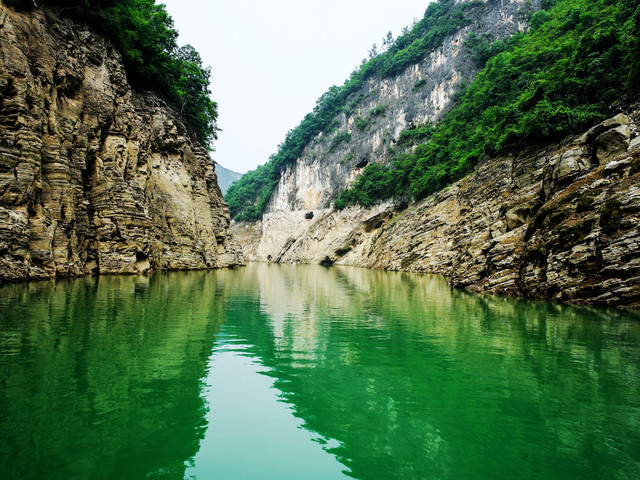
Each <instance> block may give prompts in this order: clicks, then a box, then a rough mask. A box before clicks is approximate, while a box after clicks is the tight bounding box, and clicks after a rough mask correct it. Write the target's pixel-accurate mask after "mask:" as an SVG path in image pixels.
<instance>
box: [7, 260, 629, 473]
mask: <svg viewBox="0 0 640 480" xmlns="http://www.w3.org/2000/svg"><path fill="white" fill-rule="evenodd" d="M0 478H3V479H11V480H13V479H65V480H68V479H145V478H151V479H153V478H166V479H183V478H197V479H200V480H204V479H223V480H226V479H233V480H235V479H239V480H245V479H261V480H264V479H267V480H268V479H279V480H280V479H296V480H306V479H338V478H356V479H362V480H365V479H366V480H369V479H372V480H373V479H384V480H389V479H402V480H411V479H442V480H444V479H491V480H496V479H563V480H566V479H580V480H588V479H629V480H632V479H639V478H640V315H639V314H637V313H629V312H620V311H615V310H602V309H587V308H577V307H571V306H566V305H554V304H549V303H542V302H530V301H523V300H514V299H505V298H498V297H491V296H482V295H473V294H469V293H465V292H461V291H457V290H452V289H450V288H449V287H448V286H447V285H446V282H445V281H444V280H443V279H442V278H439V277H433V276H419V275H411V274H404V273H390V272H376V271H368V270H362V269H356V268H344V267H330V268H325V267H321V266H300V265H299V266H290V265H266V264H255V265H249V266H247V267H244V268H239V269H235V270H220V271H212V272H178V273H171V274H158V275H154V276H150V277H136V276H118V277H100V278H82V279H77V280H71V281H57V282H53V281H51V282H32V283H28V284H19V285H5V286H2V287H0Z"/></svg>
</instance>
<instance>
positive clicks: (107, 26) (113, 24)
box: [43, 0, 217, 146]
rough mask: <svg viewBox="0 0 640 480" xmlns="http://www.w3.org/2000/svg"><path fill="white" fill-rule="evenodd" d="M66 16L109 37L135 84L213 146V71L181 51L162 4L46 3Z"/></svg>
mask: <svg viewBox="0 0 640 480" xmlns="http://www.w3.org/2000/svg"><path fill="white" fill-rule="evenodd" d="M43 3H45V4H48V5H51V6H57V7H60V8H59V12H60V14H62V15H66V16H69V17H72V18H74V19H75V20H77V21H80V22H84V23H86V24H88V25H90V26H92V27H93V28H95V29H96V30H97V31H98V32H100V33H101V34H103V35H105V36H106V37H108V38H109V39H110V40H111V42H112V43H113V45H114V46H115V47H116V49H117V50H118V51H119V52H120V53H121V55H122V59H123V62H124V65H125V68H126V70H127V74H128V77H129V80H130V81H131V82H132V84H134V85H137V86H140V87H144V88H151V89H153V90H155V91H156V92H157V93H159V94H161V95H162V96H164V97H166V98H167V100H168V101H169V103H171V104H172V105H173V106H174V107H175V108H176V109H177V110H178V112H179V113H180V115H181V116H182V118H183V119H184V121H185V123H186V124H187V125H188V126H189V127H190V128H191V129H192V130H193V132H194V133H195V134H196V136H197V138H198V140H199V141H200V142H201V143H202V144H203V145H205V146H209V142H210V141H211V139H212V138H216V126H215V121H216V118H217V105H216V103H215V102H213V101H212V100H211V99H210V97H209V95H210V93H211V92H210V91H209V77H210V74H211V71H210V69H209V68H203V67H202V61H201V59H200V55H199V54H198V52H197V51H196V50H195V49H194V48H193V47H192V46H190V45H186V46H184V47H181V48H178V46H177V43H176V39H177V36H178V32H177V31H176V30H175V29H174V28H173V20H172V19H171V17H170V16H169V14H168V13H167V12H166V10H165V8H164V5H156V4H155V0H44V2H43Z"/></svg>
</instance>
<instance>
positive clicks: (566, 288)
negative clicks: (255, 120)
mask: <svg viewBox="0 0 640 480" xmlns="http://www.w3.org/2000/svg"><path fill="white" fill-rule="evenodd" d="M438 5H443V6H448V8H449V9H450V10H448V13H447V15H451V14H452V12H455V11H461V10H460V9H461V8H462V6H463V5H467V6H466V7H465V9H464V10H462V14H463V15H464V16H465V18H466V20H465V21H466V22H468V23H466V24H463V25H459V26H458V27H457V30H455V31H454V32H453V33H451V32H448V33H447V34H445V35H444V36H443V37H442V39H440V43H439V44H438V47H436V48H435V49H434V50H433V51H428V52H426V53H424V52H423V56H422V57H421V58H420V59H419V60H418V61H417V62H416V63H409V64H407V65H404V66H403V70H401V71H400V73H397V72H393V74H392V75H391V76H385V74H384V73H383V72H384V70H383V71H381V72H377V73H376V75H375V76H373V77H369V78H368V79H367V80H366V81H365V87H363V88H362V90H359V91H358V93H357V94H355V95H353V96H351V97H347V98H348V100H349V101H348V102H346V106H345V102H338V103H339V105H340V106H339V107H336V109H337V111H338V113H337V114H336V115H335V116H334V117H332V119H331V120H328V121H327V125H331V126H332V128H326V129H324V130H322V131H321V132H320V133H318V134H317V135H316V136H315V137H313V138H312V139H310V140H309V141H308V142H307V143H304V142H302V143H303V144H302V145H301V146H300V152H301V153H299V154H298V156H297V157H296V158H295V160H294V161H291V163H284V164H278V163H277V162H274V161H273V159H272V161H271V162H269V163H267V164H266V165H265V166H263V167H261V169H260V170H259V171H257V173H258V174H260V175H261V173H260V172H263V173H264V172H271V173H270V175H272V177H273V178H275V180H272V183H273V190H272V191H271V192H270V193H269V195H268V198H267V199H266V200H260V199H259V198H256V197H254V198H253V199H250V198H248V197H245V201H246V202H245V204H243V205H244V206H241V205H240V204H235V205H234V204H233V202H232V210H233V211H234V212H235V213H236V218H238V219H242V218H256V217H260V215H258V214H259V213H260V212H263V214H262V216H261V218H262V220H261V221H260V222H259V223H258V224H255V225H251V226H246V225H244V224H238V225H237V226H236V230H237V231H238V233H239V234H240V235H241V236H242V235H244V236H243V237H242V238H245V239H246V238H248V237H252V238H254V240H253V242H251V241H249V242H248V245H247V248H246V251H247V252H248V253H249V254H250V256H251V257H252V258H255V259H258V260H263V261H278V262H293V261H295V262H311V263H342V264H352V265H361V266H368V267H374V268H389V269H404V270H415V271H424V272H436V273H442V274H445V275H447V276H448V277H450V278H451V279H452V281H453V283H455V284H456V285H460V286H464V287H466V288H470V289H476V290H479V291H491V292H498V293H509V294H516V295H529V296H536V297H540V298H551V299H556V300H569V301H577V302H596V303H606V304H611V305H636V304H637V302H638V295H639V292H640V286H639V283H640V281H639V279H638V270H637V268H636V267H635V266H633V265H635V264H636V263H637V262H638V261H640V260H639V259H638V258H637V255H636V253H637V248H635V247H633V245H634V243H633V242H634V241H636V240H634V239H636V237H637V235H636V233H637V232H636V230H635V225H637V220H638V219H637V212H638V210H640V206H639V205H640V202H639V200H638V198H637V194H636V193H635V190H634V189H635V187H634V181H635V180H634V179H636V178H637V173H638V168H637V147H638V145H639V141H638V139H637V121H638V113H637V112H636V109H637V106H634V105H637V103H636V102H637V100H638V99H639V98H640V95H639V94H638V87H639V79H640V75H639V62H638V57H637V51H638V45H639V43H638V34H639V31H638V24H639V22H638V20H639V18H640V9H639V8H638V6H637V3H636V2H634V1H632V0H623V1H616V2H613V1H609V0H557V1H545V2H542V3H541V4H535V3H531V2H526V1H525V2H511V3H510V2H504V4H503V3H502V2H500V3H498V2H493V1H487V2H466V3H453V2H447V1H441V2H438ZM476 9H477V10H476ZM469 12H476V13H475V14H474V15H471V16H467V15H468V14H469ZM428 14H429V11H427V16H426V17H428V16H429V15H428ZM426 17H425V18H426ZM454 18H455V15H454ZM439 24H446V22H443V21H442V19H441V21H440V22H439ZM487 26H490V27H487ZM508 26H510V28H507V27H508ZM483 28H487V30H483ZM510 34H511V35H510ZM401 38H402V37H401ZM390 51H392V50H391V49H390ZM385 55H387V53H383V54H382V55H379V57H381V58H382V60H378V62H384V60H385V59H388V57H385ZM397 55H398V52H395V53H394V54H393V58H396V57H397ZM375 58H378V57H375ZM375 58H374V59H372V60H370V62H369V63H371V62H373V61H375ZM366 65H367V64H365V65H363V66H362V67H361V68H360V69H359V70H358V71H356V72H355V73H354V77H355V78H358V72H363V71H366V69H367V67H366ZM465 68H466V69H465ZM476 73H477V75H476ZM348 84H349V82H347V84H345V85H348ZM344 88H345V87H342V88H341V89H334V90H330V92H329V94H327V95H328V96H327V95H325V97H323V98H322V99H321V100H320V102H319V104H318V105H319V106H318V107H317V108H316V111H314V113H313V114H311V115H312V116H313V118H316V117H317V115H318V114H319V112H320V111H322V110H321V107H322V106H324V105H326V102H327V101H328V100H327V99H331V98H339V94H340V92H342V91H343V89H344ZM331 92H334V94H332V93H331ZM634 112H635V113H634ZM618 113H622V114H623V115H622V116H615V115H616V114H618ZM610 117H615V118H614V119H612V120H610V121H608V122H605V123H599V122H602V121H603V120H605V119H607V118H610ZM305 121H306V119H305ZM303 124H304V122H303ZM594 125H599V126H597V127H594V128H595V130H594V131H590V133H589V134H585V132H586V131H587V129H588V128H589V127H591V126H594ZM297 131H298V130H294V131H292V132H291V133H290V135H289V136H288V137H287V140H289V139H293V138H296V132H297ZM583 134H584V135H583ZM284 145H287V143H286V142H285V144H284ZM282 151H283V150H281V152H282ZM278 155H279V154H277V155H276V156H275V157H274V158H275V159H277V158H281V157H279V156H278ZM260 175H258V176H257V178H261V177H260ZM272 177H269V175H265V176H264V178H272ZM256 181H257V180H256V176H255V174H254V176H252V175H247V178H246V180H245V182H246V183H244V184H243V183H242V182H239V183H238V184H237V185H236V191H235V192H234V191H230V192H229V196H228V198H229V199H230V201H232V200H234V199H235V197H234V195H235V194H236V193H238V192H240V191H241V188H243V187H244V186H245V185H248V184H249V183H250V182H256ZM256 185H257V184H256ZM256 191H259V189H258V188H256ZM571 202H575V204H572V203H571ZM238 205H240V206H238ZM247 212H249V213H250V214H249V213H247ZM612 214H613V219H614V220H613V224H612V225H609V220H608V218H609V217H610V216H611V215H612ZM585 218H586V219H588V221H587V222H586V223H585V222H584V221H583V220H585ZM634 222H635V223H634ZM248 232H250V233H251V235H249V234H248ZM256 232H258V234H257V236H256ZM634 232H636V233H634ZM531 242H534V244H535V245H536V247H535V248H530V245H529V244H530V243H531ZM600 271H605V272H608V273H607V274H606V275H601V274H600ZM614 291H615V292H617V293H613V292H614Z"/></svg>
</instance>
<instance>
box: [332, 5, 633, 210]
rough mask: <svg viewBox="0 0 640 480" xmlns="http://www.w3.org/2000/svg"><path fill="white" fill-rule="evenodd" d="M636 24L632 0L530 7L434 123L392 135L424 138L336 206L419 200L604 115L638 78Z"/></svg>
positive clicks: (369, 172) (372, 171) (408, 140)
mask: <svg viewBox="0 0 640 480" xmlns="http://www.w3.org/2000/svg"><path fill="white" fill-rule="evenodd" d="M548 3H549V2H548ZM639 25H640V7H639V6H638V5H637V2H636V0H620V1H613V0H558V1H557V2H555V5H554V6H553V7H552V8H551V9H550V10H549V11H544V10H542V11H539V12H537V13H536V14H535V15H533V17H532V18H531V30H530V31H529V32H528V33H527V34H525V35H516V36H514V37H512V38H511V39H510V40H509V41H507V42H505V43H502V45H501V48H500V50H502V51H501V52H499V53H497V52H494V53H496V54H494V56H493V57H492V58H490V59H489V60H488V61H487V63H486V66H485V67H484V69H483V70H482V71H481V72H480V73H479V74H478V76H477V77H476V78H475V80H474V81H473V83H472V84H471V85H470V86H469V87H468V88H467V89H465V90H464V91H462V92H459V94H458V96H457V99H456V102H455V105H454V108H452V109H451V110H450V111H449V112H448V114H447V115H446V116H445V117H444V118H443V120H442V121H441V122H440V123H438V124H437V125H421V126H418V127H417V128H416V129H414V130H410V131H407V132H404V133H403V135H401V137H400V139H399V140H400V142H399V143H401V144H402V143H404V144H405V145H407V144H408V145H412V144H413V145H415V144H416V143H418V141H421V142H422V143H420V144H419V145H417V146H416V147H415V149H413V150H412V151H409V152H406V153H400V154H398V155H396V156H395V159H394V160H393V162H392V164H391V166H390V167H388V166H385V165H379V164H371V165H369V166H367V168H366V169H365V170H364V171H363V173H362V175H361V176H360V177H359V178H358V179H357V180H356V182H355V183H354V184H353V185H352V186H351V188H349V189H347V190H344V191H343V192H341V193H340V194H339V195H338V197H337V198H336V200H335V202H334V204H335V206H336V207H337V208H343V207H344V206H346V205H349V204H361V205H364V206H369V205H372V204H374V203H376V202H377V201H380V200H382V199H385V198H390V197H406V196H408V197H410V198H413V199H420V198H424V197H426V196H427V195H430V194H432V193H434V192H436V191H438V190H440V189H441V188H443V187H444V186H446V185H448V184H449V183H451V182H453V181H455V180H457V179H459V178H461V177H462V176H463V175H465V174H466V173H468V172H470V171H471V170H472V169H473V166H474V165H475V164H476V163H477V162H478V161H479V160H480V159H481V158H482V157H484V156H485V155H495V154H498V153H504V152H506V151H509V150H512V149H516V148H520V147H522V146H525V145H528V144H536V143H548V142H549V141H551V140H555V139H558V138H560V137H562V136H564V135H567V134H570V133H575V132H578V131H580V130H582V129H585V128H587V127H588V126H590V125H591V124H593V123H595V122H598V121H600V120H602V119H603V118H605V117H607V116H609V115H611V111H610V109H609V107H610V105H611V104H612V103H613V102H615V101H616V100H617V99H619V98H620V97H621V95H622V94H623V93H624V92H625V91H626V90H628V89H629V88H633V87H636V86H638V84H639V77H640V69H639V63H640V61H639V57H638V52H639V51H640V49H639V43H638V42H639V34H638V33H639V28H640V27H639Z"/></svg>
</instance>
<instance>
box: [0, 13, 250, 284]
mask: <svg viewBox="0 0 640 480" xmlns="http://www.w3.org/2000/svg"><path fill="white" fill-rule="evenodd" d="M0 53H1V55H2V57H1V59H0V61H1V63H2V68H0V281H7V280H21V279H28V278H49V277H57V276H76V275H84V274H90V273H139V272H145V271H148V270H170V269H171V270H173V269H201V268H215V267H225V266H231V265H235V264H239V263H241V262H242V257H241V251H240V249H239V247H238V246H237V245H236V244H235V243H234V242H233V241H232V240H231V237H230V235H229V230H228V228H229V213H228V207H227V205H226V203H225V202H224V199H223V197H222V194H221V192H220V189H219V187H218V183H217V178H216V173H215V167H214V164H213V163H212V162H211V160H210V159H209V155H208V153H207V151H206V150H205V149H204V148H203V147H202V146H200V145H199V144H197V143H196V142H195V141H193V140H192V139H191V137H190V136H189V135H188V133H187V132H186V130H185V127H184V125H183V124H182V123H181V121H180V120H179V118H178V115H177V114H176V113H175V112H174V111H173V110H172V109H171V108H170V107H168V106H167V104H166V103H165V102H164V101H163V100H161V99H160V98H159V97H157V96H156V95H154V94H151V93H149V92H139V91H134V90H132V88H131V87H130V86H129V84H128V83H127V78H126V74H125V71H124V67H123V66H122V62H121V58H120V55H119V54H118V53H117V52H116V51H115V50H114V49H113V47H112V46H111V45H110V43H109V42H107V41H105V40H104V39H103V38H101V37H99V36H97V35H95V34H93V33H92V32H91V31H90V30H89V29H87V28H85V27H83V26H80V25H77V24H74V23H72V22H71V21H68V20H64V19H60V18H58V17H56V16H55V15H54V13H53V12H52V11H49V10H47V11H43V10H41V9H38V8H36V9H33V10H29V11H28V12H23V11H20V10H14V8H12V7H8V6H6V4H3V3H1V2H0Z"/></svg>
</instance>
